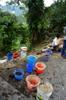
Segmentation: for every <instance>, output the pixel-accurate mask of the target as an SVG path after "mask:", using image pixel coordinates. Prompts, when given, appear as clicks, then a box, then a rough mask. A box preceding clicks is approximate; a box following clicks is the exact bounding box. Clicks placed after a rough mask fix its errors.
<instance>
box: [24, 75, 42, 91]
mask: <svg viewBox="0 0 66 100" xmlns="http://www.w3.org/2000/svg"><path fill="white" fill-rule="evenodd" d="M40 82H41V80H40V78H39V77H38V76H36V75H29V76H27V77H26V83H27V88H28V89H29V90H33V89H35V88H37V86H38V85H39V84H40Z"/></svg>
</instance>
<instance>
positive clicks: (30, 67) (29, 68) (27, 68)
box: [26, 64, 34, 73]
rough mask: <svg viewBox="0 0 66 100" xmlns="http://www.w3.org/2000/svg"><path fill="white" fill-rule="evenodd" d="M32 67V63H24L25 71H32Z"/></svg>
mask: <svg viewBox="0 0 66 100" xmlns="http://www.w3.org/2000/svg"><path fill="white" fill-rule="evenodd" d="M33 69H34V65H32V64H27V65H26V72H27V73H32V72H33Z"/></svg>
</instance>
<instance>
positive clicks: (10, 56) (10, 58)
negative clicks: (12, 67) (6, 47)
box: [7, 52, 13, 61]
mask: <svg viewBox="0 0 66 100" xmlns="http://www.w3.org/2000/svg"><path fill="white" fill-rule="evenodd" d="M12 58H13V54H12V53H11V52H8V53H7V60H8V61H10V60H12Z"/></svg>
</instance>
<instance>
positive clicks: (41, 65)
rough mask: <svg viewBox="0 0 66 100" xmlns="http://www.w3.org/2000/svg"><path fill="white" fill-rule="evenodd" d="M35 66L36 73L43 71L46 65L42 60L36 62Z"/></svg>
mask: <svg viewBox="0 0 66 100" xmlns="http://www.w3.org/2000/svg"><path fill="white" fill-rule="evenodd" d="M35 68H36V70H35V71H36V74H42V73H44V72H45V68H46V65H45V64H44V63H43V62H37V63H36V65H35Z"/></svg>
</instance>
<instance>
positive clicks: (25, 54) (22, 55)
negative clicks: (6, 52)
mask: <svg viewBox="0 0 66 100" xmlns="http://www.w3.org/2000/svg"><path fill="white" fill-rule="evenodd" d="M20 54H21V58H22V59H26V56H27V52H25V51H21V52H20Z"/></svg>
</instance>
